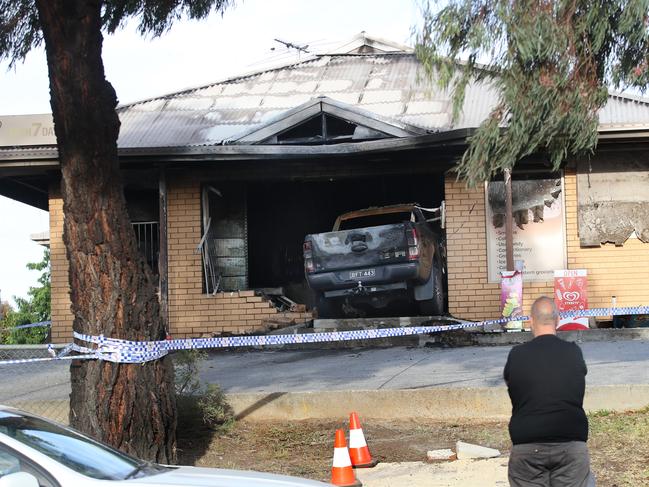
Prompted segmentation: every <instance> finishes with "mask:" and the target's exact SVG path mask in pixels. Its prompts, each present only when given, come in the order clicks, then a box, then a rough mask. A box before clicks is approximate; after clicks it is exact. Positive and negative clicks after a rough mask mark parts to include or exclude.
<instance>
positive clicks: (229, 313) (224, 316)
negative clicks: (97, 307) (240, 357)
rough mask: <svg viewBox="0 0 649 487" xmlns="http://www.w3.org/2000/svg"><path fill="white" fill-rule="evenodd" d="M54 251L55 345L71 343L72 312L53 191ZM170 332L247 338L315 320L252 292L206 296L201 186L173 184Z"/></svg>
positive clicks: (60, 218) (170, 196) (58, 203)
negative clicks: (198, 247) (271, 328)
mask: <svg viewBox="0 0 649 487" xmlns="http://www.w3.org/2000/svg"><path fill="white" fill-rule="evenodd" d="M50 194H51V196H50V203H49V204H50V246H51V259H52V342H53V343H67V342H70V341H71V340H72V320H73V317H72V313H71V311H70V286H69V283H68V261H67V258H66V255H65V247H64V245H63V202H62V200H61V198H60V196H59V194H58V192H56V190H53V191H51V192H50ZM168 235H169V242H168V252H169V328H170V332H171V334H172V336H173V337H174V338H188V337H198V336H201V335H203V334H206V333H210V334H211V333H218V334H220V333H231V334H242V333H250V332H253V331H259V330H262V329H263V328H265V327H266V325H267V324H271V325H275V326H277V325H286V324H290V323H292V322H301V321H304V320H306V319H310V318H311V314H310V313H280V312H278V311H277V309H276V308H274V307H273V306H272V304H271V303H269V302H268V301H266V300H264V299H263V298H261V297H259V296H255V295H254V292H253V291H239V292H234V293H229V292H228V293H218V294H217V295H216V296H212V295H205V294H203V288H202V285H203V274H202V269H203V266H202V263H201V256H200V254H197V253H196V252H195V249H196V245H197V244H198V242H199V240H200V238H201V206H200V184H199V183H197V182H187V181H186V182H178V183H175V182H174V183H171V184H169V194H168Z"/></svg>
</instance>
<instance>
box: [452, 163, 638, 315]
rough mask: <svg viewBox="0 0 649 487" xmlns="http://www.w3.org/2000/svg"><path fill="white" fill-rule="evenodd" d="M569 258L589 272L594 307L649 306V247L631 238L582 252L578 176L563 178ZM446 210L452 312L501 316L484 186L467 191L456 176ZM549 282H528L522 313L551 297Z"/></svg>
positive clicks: (571, 265)
mask: <svg viewBox="0 0 649 487" xmlns="http://www.w3.org/2000/svg"><path fill="white" fill-rule="evenodd" d="M564 190H565V195H564V201H565V213H566V237H567V243H566V245H567V257H568V268H569V269H587V270H588V296H589V306H590V307H608V306H610V303H611V295H615V296H617V305H618V306H634V305H639V304H646V302H647V300H648V298H649V282H648V281H647V278H646V276H647V275H648V274H649V245H647V244H643V243H642V242H641V241H640V240H638V239H629V240H628V241H627V242H626V243H625V244H624V245H623V246H621V247H616V246H614V245H611V244H608V245H603V246H602V247H597V248H581V247H580V246H579V234H578V224H577V177H576V174H575V172H570V171H567V172H566V173H565V177H564ZM445 193H446V195H445V198H446V209H447V216H446V220H447V229H446V236H447V245H448V283H449V284H448V286H449V311H450V312H451V314H453V315H455V316H457V317H461V318H466V319H474V320H479V319H487V318H496V317H498V316H499V313H500V310H499V302H500V285H499V284H490V283H488V282H487V236H486V225H485V196H484V187H482V186H481V187H480V188H477V189H472V190H469V189H467V188H466V186H465V184H464V183H463V182H457V181H456V180H455V176H454V175H447V176H446V181H445ZM553 290H554V285H553V282H552V281H549V282H525V283H524V287H523V301H524V311H525V313H528V312H529V307H530V305H531V304H532V302H533V301H534V299H535V298H536V297H538V296H539V295H541V294H546V295H552V293H553Z"/></svg>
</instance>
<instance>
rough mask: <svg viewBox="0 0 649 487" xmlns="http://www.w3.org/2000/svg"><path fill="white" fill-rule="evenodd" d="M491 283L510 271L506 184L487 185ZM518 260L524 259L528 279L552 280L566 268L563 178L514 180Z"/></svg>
mask: <svg viewBox="0 0 649 487" xmlns="http://www.w3.org/2000/svg"><path fill="white" fill-rule="evenodd" d="M485 193H486V194H485V199H486V212H485V214H486V226H487V261H488V273H489V282H500V273H501V272H502V271H505V270H506V265H507V262H506V244H505V185H504V183H503V182H498V181H497V182H490V183H487V185H486V188H485ZM512 218H513V222H514V225H513V228H514V261H523V263H524V272H523V279H524V280H525V281H552V280H553V279H554V270H555V269H565V267H566V237H565V219H564V203H563V186H562V181H561V178H545V179H525V180H513V181H512Z"/></svg>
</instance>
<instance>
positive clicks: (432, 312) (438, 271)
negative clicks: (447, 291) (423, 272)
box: [419, 262, 446, 316]
mask: <svg viewBox="0 0 649 487" xmlns="http://www.w3.org/2000/svg"><path fill="white" fill-rule="evenodd" d="M430 272H431V279H432V280H433V297H432V298H430V299H426V300H424V301H419V313H420V314H422V315H425V316H440V315H443V314H444V313H445V311H446V310H445V309H444V302H445V295H444V278H443V275H442V267H441V266H440V265H439V263H438V262H434V263H433V268H432V269H431V271H430Z"/></svg>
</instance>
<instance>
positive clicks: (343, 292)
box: [323, 282, 408, 298]
mask: <svg viewBox="0 0 649 487" xmlns="http://www.w3.org/2000/svg"><path fill="white" fill-rule="evenodd" d="M407 288H408V285H407V284H406V283H405V282H396V283H393V284H376V285H371V284H368V285H367V286H364V285H360V286H359V285H357V286H356V287H350V288H346V289H336V290H333V291H325V292H324V293H323V294H324V297H325V298H339V297H343V296H367V295H369V294H374V293H382V292H386V291H396V290H399V289H407Z"/></svg>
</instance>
